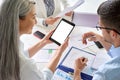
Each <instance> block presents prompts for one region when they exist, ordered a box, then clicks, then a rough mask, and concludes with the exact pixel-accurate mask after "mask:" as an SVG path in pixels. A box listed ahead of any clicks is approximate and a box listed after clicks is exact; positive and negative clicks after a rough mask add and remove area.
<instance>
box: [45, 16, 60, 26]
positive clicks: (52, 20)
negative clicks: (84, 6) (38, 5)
mask: <svg viewBox="0 0 120 80" xmlns="http://www.w3.org/2000/svg"><path fill="white" fill-rule="evenodd" d="M58 19H60V17H56V18H53V17H49V18H47V19H46V20H45V23H46V24H49V25H53V24H54V23H55V22H56V21H57V20H58Z"/></svg>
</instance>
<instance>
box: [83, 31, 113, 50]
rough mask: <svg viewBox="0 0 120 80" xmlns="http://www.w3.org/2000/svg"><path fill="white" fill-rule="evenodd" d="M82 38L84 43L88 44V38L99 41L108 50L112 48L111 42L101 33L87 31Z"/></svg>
mask: <svg viewBox="0 0 120 80" xmlns="http://www.w3.org/2000/svg"><path fill="white" fill-rule="evenodd" d="M82 39H83V40H82V42H83V44H87V39H88V40H89V41H99V42H100V43H101V44H102V45H103V47H104V48H105V49H106V50H107V51H108V50H109V49H110V47H111V44H110V43H108V42H106V41H105V40H104V38H103V37H102V36H101V35H99V34H96V33H94V32H88V33H85V34H84V35H83V38H82Z"/></svg>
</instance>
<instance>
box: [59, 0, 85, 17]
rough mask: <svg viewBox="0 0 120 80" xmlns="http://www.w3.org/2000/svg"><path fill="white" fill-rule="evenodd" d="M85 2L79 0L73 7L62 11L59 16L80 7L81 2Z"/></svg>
mask: <svg viewBox="0 0 120 80" xmlns="http://www.w3.org/2000/svg"><path fill="white" fill-rule="evenodd" d="M83 3H84V0H78V1H77V2H76V3H75V4H74V5H73V6H72V7H68V8H66V9H64V10H63V11H62V12H61V13H59V14H58V15H57V17H61V16H63V15H64V14H65V13H68V12H70V11H73V10H74V9H75V8H77V7H79V6H80V5H81V4H83Z"/></svg>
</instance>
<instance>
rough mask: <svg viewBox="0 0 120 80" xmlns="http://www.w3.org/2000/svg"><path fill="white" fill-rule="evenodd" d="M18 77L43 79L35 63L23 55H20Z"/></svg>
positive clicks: (33, 79) (31, 79)
mask: <svg viewBox="0 0 120 80" xmlns="http://www.w3.org/2000/svg"><path fill="white" fill-rule="evenodd" d="M20 77H21V80H44V78H43V74H42V72H41V71H40V70H39V69H38V67H37V66H36V63H35V62H34V61H32V60H31V59H29V58H25V57H24V56H21V57H20Z"/></svg>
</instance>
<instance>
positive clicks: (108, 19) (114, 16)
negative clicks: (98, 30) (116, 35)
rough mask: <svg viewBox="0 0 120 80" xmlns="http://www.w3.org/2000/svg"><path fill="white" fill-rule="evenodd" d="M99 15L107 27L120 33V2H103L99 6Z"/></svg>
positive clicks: (117, 0) (119, 0)
mask: <svg viewBox="0 0 120 80" xmlns="http://www.w3.org/2000/svg"><path fill="white" fill-rule="evenodd" d="M97 13H98V15H99V16H100V20H101V22H102V23H103V24H104V25H105V27H108V28H112V29H115V30H117V31H118V32H120V0H108V1H105V2H103V3H102V4H101V5H100V6H99V8H98V10H97Z"/></svg>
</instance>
